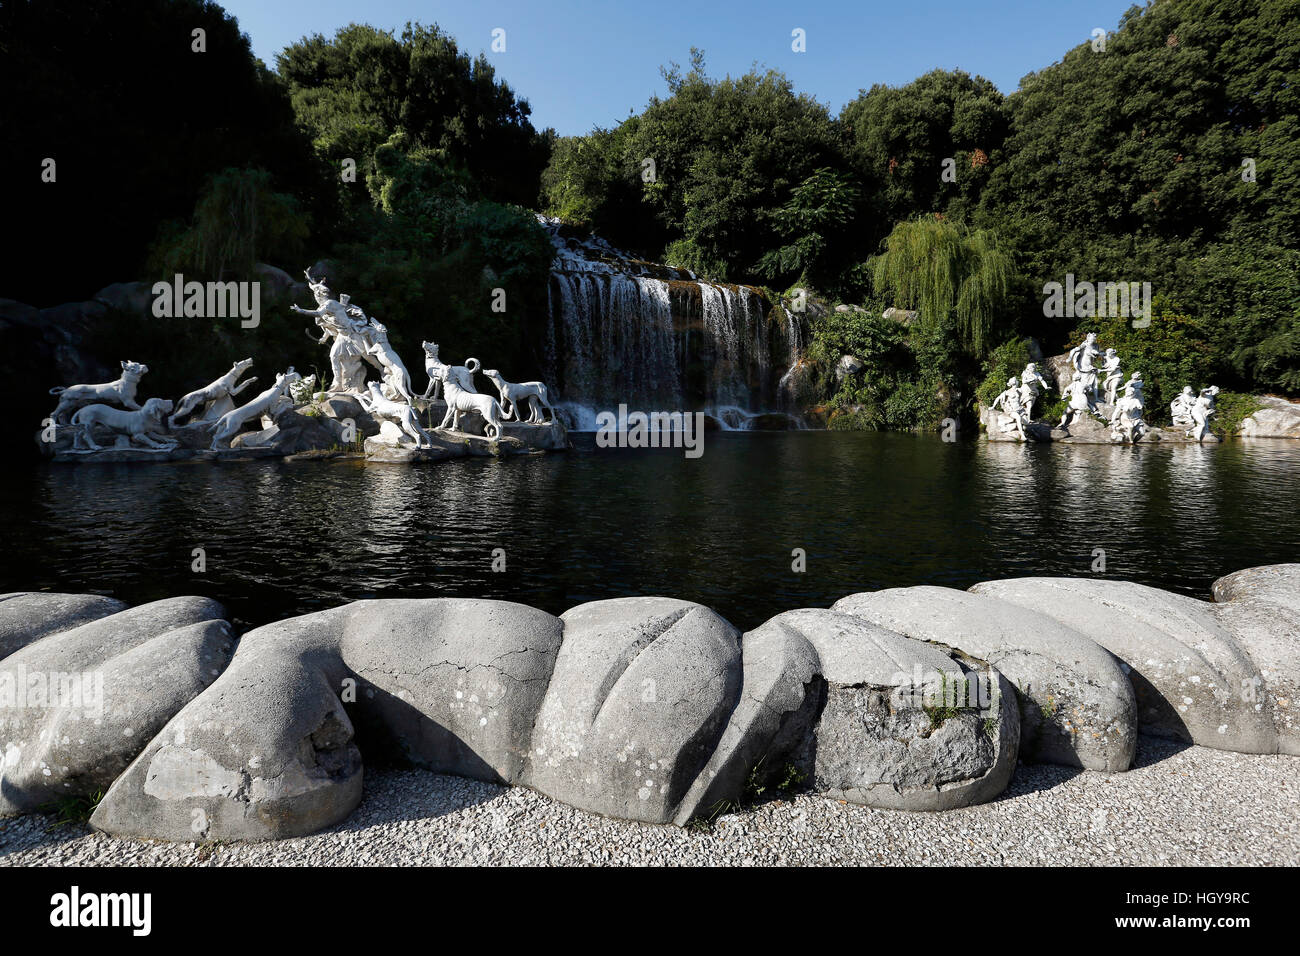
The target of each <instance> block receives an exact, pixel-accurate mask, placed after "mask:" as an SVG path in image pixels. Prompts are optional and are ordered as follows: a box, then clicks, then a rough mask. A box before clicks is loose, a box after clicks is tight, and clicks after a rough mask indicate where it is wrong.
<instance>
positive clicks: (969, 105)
mask: <svg viewBox="0 0 1300 956" xmlns="http://www.w3.org/2000/svg"><path fill="white" fill-rule="evenodd" d="M1009 114H1010V111H1009V109H1008V103H1007V100H1006V99H1005V98H1004V97H1003V96H1002V94H1001V93H1000V92H998V89H997V87H995V86H994V85H993V84H992V83H990V82H989V81H988V80H986V79H984V78H983V77H973V78H972V77H971V76H970V75H969V74H967V73H964V72H962V71H961V70H954V71H951V72H948V71H944V70H932V71H931V72H929V73H926V74H925V75H924V76H922V77H919V78H918V79H916V80H913V81H912V82H911V83H908V84H906V85H904V86H901V87H889V86H883V85H880V84H877V85H875V86H873V87H872V88H871V89H870V90H869V91H866V92H863V93H861V94H859V96H858V98H857V99H855V100H853V101H852V102H851V103H848V104H847V105H845V107H844V109H843V110H842V111H841V112H840V116H839V123H840V125H841V126H842V127H843V128H844V130H845V135H846V137H847V138H848V141H849V150H848V153H849V157H848V158H849V162H850V164H851V166H852V168H853V169H854V170H855V172H857V174H858V177H859V178H860V180H861V181H862V182H863V183H864V184H866V185H867V188H868V189H869V190H870V191H871V194H872V203H871V204H872V211H873V213H874V214H875V218H877V219H878V220H879V221H880V222H881V223H882V224H884V226H885V228H886V229H888V228H889V227H890V226H891V225H892V224H894V223H896V222H899V221H900V220H906V219H908V218H910V217H912V216H915V215H916V214H918V213H931V212H944V213H947V214H950V215H954V216H957V217H961V216H962V215H964V214H965V213H967V212H968V210H969V209H970V208H973V207H974V205H975V204H976V202H977V201H978V197H979V195H980V193H981V191H982V189H983V187H984V184H985V183H986V182H987V180H988V177H989V175H990V169H991V167H990V164H989V157H990V156H993V155H996V154H997V152H998V151H999V150H1000V149H1001V147H1002V143H1003V140H1004V139H1005V138H1006V135H1007V129H1008V125H1009V121H1010V115H1009ZM947 159H951V160H953V161H954V165H953V166H952V167H951V168H952V170H953V176H952V177H950V179H952V180H953V181H948V180H946V179H945V178H944V177H943V176H942V175H941V174H942V173H943V171H944V165H943V163H944V160H947ZM874 238H875V240H876V241H878V240H879V239H880V236H876V237H874Z"/></svg>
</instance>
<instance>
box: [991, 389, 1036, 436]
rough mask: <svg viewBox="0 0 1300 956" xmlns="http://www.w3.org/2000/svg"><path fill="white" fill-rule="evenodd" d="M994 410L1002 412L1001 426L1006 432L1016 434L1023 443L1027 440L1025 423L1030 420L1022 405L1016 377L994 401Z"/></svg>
mask: <svg viewBox="0 0 1300 956" xmlns="http://www.w3.org/2000/svg"><path fill="white" fill-rule="evenodd" d="M993 408H994V409H995V410H997V411H1000V412H1002V418H1001V419H1000V424H1001V426H1002V430H1003V431H1004V432H1015V433H1016V434H1017V435H1019V436H1020V440H1021V441H1026V440H1027V438H1028V436H1026V435H1025V423H1026V421H1027V420H1028V419H1027V417H1026V415H1025V410H1024V406H1023V405H1022V404H1021V403H1020V388H1018V387H1017V385H1016V379H1015V376H1012V377H1011V378H1009V379H1007V387H1006V388H1005V389H1003V391H1002V393H1001V394H999V395H998V397H997V398H995V399H993Z"/></svg>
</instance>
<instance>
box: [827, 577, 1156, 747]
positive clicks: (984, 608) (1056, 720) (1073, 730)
mask: <svg viewBox="0 0 1300 956" xmlns="http://www.w3.org/2000/svg"><path fill="white" fill-rule="evenodd" d="M834 610H837V611H843V612H845V613H848V614H854V615H857V616H858V617H861V618H864V619H865V620H869V621H871V622H873V623H875V624H879V625H880V626H882V627H887V628H889V629H891V630H894V631H897V632H898V633H900V634H904V635H906V636H908V637H913V638H917V639H919V640H926V641H933V642H936V643H940V644H944V645H947V646H949V647H954V648H957V649H958V650H961V651H964V652H965V653H966V654H969V655H971V656H972V657H975V658H978V659H980V660H984V661H987V662H988V663H989V664H991V665H992V666H993V667H995V668H997V669H998V670H999V671H1001V672H1002V673H1003V674H1004V675H1006V677H1007V678H1008V679H1010V680H1011V681H1012V682H1013V683H1014V684H1015V685H1016V689H1017V691H1018V692H1019V697H1020V701H1021V705H1022V706H1021V713H1020V754H1021V756H1022V757H1024V758H1026V759H1028V760H1031V761H1038V762H1042V763H1057V764H1063V765H1065V766H1074V767H1083V768H1084V769H1087V770H1102V771H1107V772H1114V771H1119V770H1127V769H1128V768H1129V766H1130V765H1131V764H1132V762H1133V754H1134V751H1135V749H1136V746H1137V706H1136V702H1135V700H1134V696H1133V688H1132V686H1131V685H1130V684H1129V681H1128V678H1127V676H1126V675H1125V674H1124V672H1123V670H1121V669H1120V666H1119V663H1118V662H1117V661H1116V660H1115V658H1114V657H1112V656H1111V654H1110V653H1109V652H1107V651H1106V650H1105V649H1103V648H1102V647H1101V646H1099V645H1098V644H1097V643H1096V642H1094V641H1092V640H1091V639H1089V638H1088V637H1086V636H1085V635H1083V634H1080V633H1079V632H1078V631H1075V630H1073V629H1072V628H1069V627H1066V626H1064V625H1062V624H1061V623H1059V622H1058V621H1055V620H1053V619H1052V618H1049V617H1047V616H1045V615H1043V614H1038V613H1036V612H1034V611H1030V610H1027V609H1025V608H1021V607H1017V606H1016V605H1013V604H1009V603H1007V602H1005V601H1000V600H997V599H995V598H991V597H985V596H983V595H978V594H968V593H966V592H964V591H957V590H953V589H951V588H942V587H929V586H923V587H911V588H891V589H888V590H884V591H872V592H864V593H861V594H853V595H850V596H848V597H846V598H843V599H841V600H839V601H837V602H836V603H835V605H834Z"/></svg>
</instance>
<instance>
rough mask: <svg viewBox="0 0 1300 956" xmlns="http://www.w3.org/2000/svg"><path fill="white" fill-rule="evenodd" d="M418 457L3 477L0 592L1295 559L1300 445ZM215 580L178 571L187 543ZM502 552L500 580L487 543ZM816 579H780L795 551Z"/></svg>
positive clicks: (273, 604)
mask: <svg viewBox="0 0 1300 956" xmlns="http://www.w3.org/2000/svg"><path fill="white" fill-rule="evenodd" d="M578 441H579V443H580V447H579V448H578V449H577V450H575V451H573V452H571V453H569V454H566V455H546V456H531V457H527V458H520V459H514V460H506V461H498V460H495V459H475V460H465V461H456V462H448V463H445V464H442V465H435V466H431V467H403V466H395V465H365V464H363V463H358V462H301V463H286V462H245V463H223V464H221V465H217V466H213V465H211V464H200V463H195V464H182V465H175V466H160V467H152V468H132V467H130V466H102V467H101V466H94V467H52V466H41V467H33V468H31V469H27V470H22V469H19V470H10V471H8V472H6V473H5V475H4V477H3V479H0V480H2V481H3V483H4V491H5V495H6V500H7V501H8V502H9V507H8V508H7V509H5V513H4V515H3V519H2V520H3V524H2V525H0V530H3V532H4V537H5V540H6V542H8V544H7V546H6V548H5V549H4V550H3V552H0V590H18V589H27V588H49V589H57V590H66V591H101V592H105V593H111V594H114V595H116V596H118V597H121V598H122V599H124V600H127V601H131V602H139V601H145V600H152V599H156V598H159V597H165V596H170V595H173V594H194V593H197V594H208V595H211V596H213V597H216V598H218V599H220V600H222V601H224V602H226V603H227V605H228V606H229V607H230V608H231V609H232V613H233V614H234V615H235V616H236V618H238V619H239V620H240V621H241V622H242V623H249V622H262V621H266V620H270V619H273V618H276V617H280V616H284V615H286V614H291V613H301V612H305V611H310V610H315V609H319V608H322V607H329V606H333V605H336V604H339V603H341V602H343V601H347V600H353V599H357V598H364V597H376V596H386V597H396V596H402V597H428V596H451V595H463V596H474V597H494V598H503V599H510V600H518V601H523V602H525V603H529V604H533V605H536V606H538V607H542V608H545V609H547V610H549V611H552V612H559V611H562V610H564V609H566V608H567V607H570V606H571V605H573V604H576V603H579V602H581V601H585V600H593V599H597V598H604V597H615V596H621V595H626V594H669V595H675V596H680V597H685V598H689V599H692V600H697V601H701V602H702V603H706V604H710V605H712V606H714V607H716V608H718V609H719V611H721V612H722V613H723V614H724V615H726V616H728V617H729V618H731V619H732V620H733V621H735V622H736V623H737V624H739V625H741V626H746V627H748V626H753V625H755V624H757V623H759V622H761V621H763V620H765V619H766V618H767V617H769V616H771V615H772V614H775V613H778V612H779V611H782V610H786V609H788V608H791V607H797V606H825V605H828V604H830V603H831V602H833V601H835V600H836V599H838V598H839V597H842V596H843V595H845V594H848V593H850V592H852V591H855V590H861V589H864V588H879V587H894V586H902V585H911V584H922V583H928V584H943V585H949V586H953V587H967V586H969V585H970V584H973V583H975V582H976V581H980V580H984V579H988V578H997V577H1008V576H1014V575H1024V574H1089V573H1091V570H1090V569H1091V566H1092V562H1093V551H1094V549H1097V548H1102V549H1104V550H1105V551H1106V572H1105V573H1106V576H1109V577H1124V578H1132V579H1136V580H1139V581H1143V582H1145V583H1149V584H1156V585H1159V586H1162V587H1169V588H1173V589H1175V590H1179V591H1182V592H1184V593H1188V594H1195V595H1197V596H1202V597H1204V596H1205V595H1206V593H1207V588H1208V586H1209V584H1210V582H1211V581H1213V579H1214V578H1215V577H1217V576H1219V575H1221V574H1224V573H1227V572H1229V571H1233V570H1236V569H1237V568H1240V567H1245V566H1248V565H1254V564H1263V563H1271V562H1276V561H1295V560H1300V515H1298V512H1300V509H1297V507H1296V505H1297V487H1300V443H1297V442H1285V441H1274V442H1253V443H1248V442H1234V443H1229V444H1226V445H1222V446H1213V447H1199V446H1195V445H1181V444H1180V445H1168V446H1153V447H1143V446H1138V447H1122V446H1110V445H1096V446H1087V445H1077V446H1069V447H1061V446H1057V447H1053V446H1040V445H1029V446H1026V445H1019V444H1012V443H983V442H981V443H974V442H972V443H959V444H945V443H943V442H940V441H937V440H934V439H931V438H928V437H918V436H911V435H887V434H870V433H868V434H831V433H821V432H798V433H745V432H739V433H723V434H710V436H709V438H708V441H707V442H706V446H705V455H704V457H703V458H700V459H697V460H689V459H686V458H684V456H683V455H682V454H681V452H680V450H672V449H644V450H627V449H597V448H596V447H595V446H594V442H593V441H592V440H591V436H580V437H579V439H578ZM200 546H201V547H203V548H204V549H205V550H206V552H207V564H208V569H207V571H206V573H204V574H195V573H193V572H192V571H191V569H190V562H191V561H192V557H191V552H192V549H193V548H195V547H200ZM498 547H500V548H505V549H506V571H505V573H503V574H498V573H493V571H492V550H493V549H494V548H498ZM794 548H803V549H804V550H805V551H806V553H807V562H808V564H807V571H806V573H802V574H798V573H795V572H793V571H792V570H791V561H792V557H791V551H792V549H794Z"/></svg>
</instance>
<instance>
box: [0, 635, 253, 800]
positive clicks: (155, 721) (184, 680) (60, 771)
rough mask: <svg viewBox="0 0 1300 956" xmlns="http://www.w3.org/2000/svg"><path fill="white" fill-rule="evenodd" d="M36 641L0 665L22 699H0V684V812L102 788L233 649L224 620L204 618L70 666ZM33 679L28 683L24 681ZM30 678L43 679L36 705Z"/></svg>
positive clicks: (37, 682) (0, 673)
mask: <svg viewBox="0 0 1300 956" xmlns="http://www.w3.org/2000/svg"><path fill="white" fill-rule="evenodd" d="M43 643H45V642H39V643H37V644H35V645H32V646H30V647H28V648H27V649H26V650H25V651H23V652H20V653H19V654H16V655H13V656H12V657H10V658H8V659H7V660H5V661H4V662H3V663H0V686H3V684H4V682H5V681H6V679H9V680H12V681H14V686H15V687H18V688H21V687H23V686H27V688H28V695H27V700H26V701H25V706H22V707H5V706H3V704H4V703H5V702H6V697H8V695H7V694H6V693H5V692H4V691H3V690H0V738H3V741H4V759H3V769H2V770H0V781H2V782H3V785H2V786H0V815H3V814H6V813H15V812H21V811H24V810H31V809H34V808H36V807H39V806H40V805H42V804H44V803H47V802H49V801H51V800H54V799H57V798H60V797H68V796H83V797H84V796H89V795H92V794H95V793H98V792H101V791H103V790H105V789H106V788H108V787H109V786H111V785H112V783H113V781H114V780H116V779H117V777H118V776H119V775H120V774H121V773H122V771H123V770H125V769H126V767H127V765H128V764H129V763H130V762H131V761H132V760H133V759H134V758H135V757H136V755H137V754H138V753H139V752H140V751H141V750H142V749H143V748H144V747H145V745H146V744H148V743H149V741H150V740H151V739H153V737H154V735H155V734H156V733H157V732H158V731H159V730H161V729H162V727H163V725H164V724H166V723H167V721H168V720H170V719H171V717H172V715H174V714H175V713H176V712H177V711H179V710H180V709H181V708H182V707H183V706H185V705H186V704H187V703H189V702H190V701H191V700H192V699H193V698H194V697H196V696H197V695H198V694H200V693H201V692H202V691H203V689H204V688H206V687H207V686H208V685H209V684H211V683H212V681H213V680H215V679H216V677H217V675H219V674H220V673H221V671H222V670H223V669H224V668H225V666H226V663H227V661H229V659H230V653H231V651H232V650H233V648H234V642H233V640H232V639H231V634H230V625H229V624H227V623H226V622H225V621H215V620H214V621H203V622H201V623H198V624H190V625H188V626H185V627H180V628H176V629H174V630H171V631H167V632H165V633H163V634H160V635H158V636H157V637H154V638H152V639H150V640H147V641H145V642H144V643H142V644H139V645H137V646H135V647H132V648H130V649H129V650H126V651H123V652H122V653H120V654H117V655H115V656H113V657H110V658H108V659H106V660H103V661H101V662H99V663H97V664H96V665H95V666H93V667H89V668H82V669H80V670H77V671H71V670H69V669H68V668H67V665H66V664H65V663H64V661H63V659H62V657H61V655H60V654H59V653H58V652H57V651H55V650H53V649H51V648H45V647H43V646H42V644H43ZM33 680H34V684H33ZM33 686H37V687H39V686H44V687H46V688H48V693H45V694H42V697H41V700H40V702H39V704H38V703H36V702H33V701H32V700H31V689H32V688H33Z"/></svg>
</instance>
